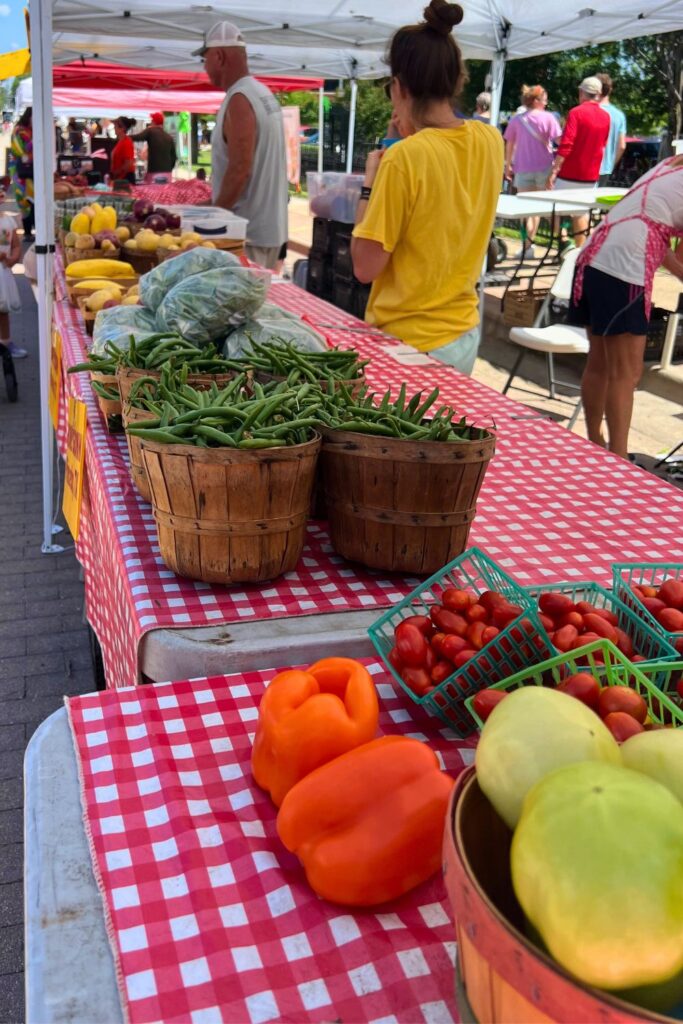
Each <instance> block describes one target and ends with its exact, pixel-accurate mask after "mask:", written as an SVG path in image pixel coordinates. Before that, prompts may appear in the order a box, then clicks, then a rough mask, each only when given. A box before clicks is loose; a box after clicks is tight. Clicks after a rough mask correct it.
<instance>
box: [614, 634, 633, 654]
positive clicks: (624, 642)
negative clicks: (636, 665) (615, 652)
mask: <svg viewBox="0 0 683 1024" xmlns="http://www.w3.org/2000/svg"><path fill="white" fill-rule="evenodd" d="M614 631H615V633H616V634H617V647H618V648H619V650H620V651H621V653H622V654H625V655H626V657H627V658H630V657H631V655H632V654H633V651H634V647H633V640H631V637H630V636H629V635H628V633H625V632H624V631H623V629H619V627H618V626H615V627H614Z"/></svg>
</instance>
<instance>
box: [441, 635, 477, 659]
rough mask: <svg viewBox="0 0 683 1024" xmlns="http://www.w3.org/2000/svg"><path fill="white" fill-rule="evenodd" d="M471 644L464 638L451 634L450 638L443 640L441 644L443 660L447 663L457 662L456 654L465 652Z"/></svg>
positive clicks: (446, 637)
mask: <svg viewBox="0 0 683 1024" xmlns="http://www.w3.org/2000/svg"><path fill="white" fill-rule="evenodd" d="M469 646H470V644H469V643H468V642H467V640H465V638H464V637H462V636H456V634H455V633H450V634H449V635H448V636H445V637H444V638H443V642H442V643H441V650H440V651H439V653H440V655H441V657H442V658H445V659H446V661H453V662H454V661H455V656H456V654H459V653H460V651H464V650H465V648H466V647H469Z"/></svg>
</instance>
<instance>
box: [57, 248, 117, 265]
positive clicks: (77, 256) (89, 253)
mask: <svg viewBox="0 0 683 1024" xmlns="http://www.w3.org/2000/svg"><path fill="white" fill-rule="evenodd" d="M103 258H105V259H108V260H118V259H120V258H121V252H120V250H119V249H108V250H106V251H104V250H102V249H96V248H93V249H76V248H71V247H70V246H69V247H68V248H66V249H64V259H65V261H66V265H67V267H68V266H69V264H71V263H77V262H78V261H79V260H101V259H103Z"/></svg>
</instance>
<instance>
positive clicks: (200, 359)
mask: <svg viewBox="0 0 683 1024" xmlns="http://www.w3.org/2000/svg"><path fill="white" fill-rule="evenodd" d="M169 361H170V362H171V363H172V364H174V365H176V366H181V365H182V366H187V368H188V370H189V372H190V373H206V374H211V373H225V372H226V371H229V370H234V369H238V370H239V369H242V368H243V364H241V363H235V362H234V361H231V360H229V359H223V357H222V356H220V355H219V354H218V350H217V349H216V346H215V345H206V346H205V347H204V348H198V347H197V346H196V345H193V344H192V342H190V341H187V340H186V339H184V338H181V337H180V335H179V334H153V335H151V336H150V337H149V338H145V339H144V340H143V341H139V342H137V343H136V342H135V339H134V338H133V336H132V335H131V339H130V348H128V349H120V348H118V347H117V346H116V345H113V344H112V343H111V342H109V343H108V344H107V346H106V350H105V353H104V354H103V355H95V354H94V353H91V354H90V358H89V359H88V361H87V362H85V363H78V364H77V365H76V366H72V367H70V369H69V373H79V372H80V371H82V370H90V371H93V372H97V373H116V369H117V367H119V366H124V367H129V368H131V369H135V370H158V369H159V368H160V367H161V366H163V365H164V364H165V363H167V362H169Z"/></svg>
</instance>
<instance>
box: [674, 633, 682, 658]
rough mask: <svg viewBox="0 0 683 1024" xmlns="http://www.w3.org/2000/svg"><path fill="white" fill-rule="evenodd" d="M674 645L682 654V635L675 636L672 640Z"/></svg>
mask: <svg viewBox="0 0 683 1024" xmlns="http://www.w3.org/2000/svg"><path fill="white" fill-rule="evenodd" d="M674 647H675V648H676V650H677V651H678V653H679V654H683V636H677V637H676V639H675V640H674Z"/></svg>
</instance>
